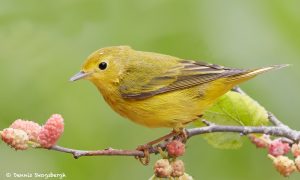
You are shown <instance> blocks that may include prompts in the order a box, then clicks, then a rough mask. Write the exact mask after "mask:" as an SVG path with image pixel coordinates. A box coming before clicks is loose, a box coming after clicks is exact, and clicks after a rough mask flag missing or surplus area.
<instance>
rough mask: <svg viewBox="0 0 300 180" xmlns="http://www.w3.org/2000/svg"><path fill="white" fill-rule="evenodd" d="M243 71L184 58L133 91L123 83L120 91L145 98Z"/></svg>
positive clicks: (124, 94) (125, 95) (138, 97)
mask: <svg viewBox="0 0 300 180" xmlns="http://www.w3.org/2000/svg"><path fill="white" fill-rule="evenodd" d="M242 72H244V70H239V69H230V68H226V67H223V66H218V65H213V64H207V63H202V62H196V61H189V60H182V61H179V65H176V66H175V67H173V68H171V69H169V70H168V71H166V72H164V73H162V74H160V75H158V76H155V77H153V78H152V79H151V80H150V81H148V82H146V83H145V84H142V85H141V86H140V87H138V88H137V87H135V88H134V89H132V91H131V89H130V87H127V86H122V85H121V86H120V87H121V88H120V91H121V94H122V97H123V98H126V99H145V98H149V97H152V96H154V95H157V94H162V93H167V92H171V91H176V90H181V89H185V88H189V87H193V86H197V85H200V84H204V83H208V82H211V81H214V80H216V79H219V78H222V77H226V76H231V75H235V74H239V73H242Z"/></svg>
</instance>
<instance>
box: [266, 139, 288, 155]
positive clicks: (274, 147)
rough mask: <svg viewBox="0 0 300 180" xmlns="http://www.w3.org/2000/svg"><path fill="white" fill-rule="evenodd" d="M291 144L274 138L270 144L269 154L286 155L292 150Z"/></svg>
mask: <svg viewBox="0 0 300 180" xmlns="http://www.w3.org/2000/svg"><path fill="white" fill-rule="evenodd" d="M290 149H291V148H290V145H289V144H288V143H284V142H282V141H280V140H274V141H272V142H271V144H270V145H269V149H268V151H269V154H271V155H272V156H275V157H277V156H281V155H285V154H287V153H288V152H289V151H290Z"/></svg>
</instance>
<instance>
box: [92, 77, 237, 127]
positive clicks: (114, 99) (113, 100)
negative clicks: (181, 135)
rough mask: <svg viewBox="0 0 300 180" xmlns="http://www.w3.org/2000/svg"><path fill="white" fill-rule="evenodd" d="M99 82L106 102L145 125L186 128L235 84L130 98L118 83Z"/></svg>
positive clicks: (214, 85)
mask: <svg viewBox="0 0 300 180" xmlns="http://www.w3.org/2000/svg"><path fill="white" fill-rule="evenodd" d="M212 83H214V84H212ZM95 84H96V85H98V89H99V91H100V92H101V94H102V96H103V97H104V99H105V101H106V102H107V103H108V104H109V105H110V106H111V107H112V108H113V109H114V110H115V111H116V112H118V113H119V114H120V115H122V116H124V117H126V118H128V119H130V120H132V121H133V122H135V123H138V124H141V125H144V126H148V127H172V128H178V127H183V126H184V125H185V124H186V123H189V122H191V121H194V120H196V119H198V118H199V116H201V115H202V114H203V112H204V111H205V110H206V109H207V108H208V107H210V105H211V104H212V103H213V102H214V101H215V99H216V98H218V97H219V96H220V95H222V94H224V93H225V92H226V91H228V90H229V89H230V88H231V87H232V86H228V87H226V86H224V83H222V81H215V82H211V83H207V84H203V85H198V86H195V87H191V88H187V89H183V90H178V91H172V92H168V93H163V94H159V95H155V96H153V97H150V98H146V99H142V100H130V99H124V98H122V96H121V95H120V93H119V90H118V86H115V85H110V87H108V85H106V88H101V87H99V83H95ZM212 88H213V89H212Z"/></svg>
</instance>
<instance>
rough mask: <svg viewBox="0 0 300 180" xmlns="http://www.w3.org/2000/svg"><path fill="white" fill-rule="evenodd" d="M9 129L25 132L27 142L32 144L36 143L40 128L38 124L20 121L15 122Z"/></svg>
mask: <svg viewBox="0 0 300 180" xmlns="http://www.w3.org/2000/svg"><path fill="white" fill-rule="evenodd" d="M9 127H10V128H13V129H20V130H23V131H25V132H26V133H27V135H28V137H29V140H30V141H34V142H37V138H38V134H39V133H40V131H41V128H42V127H41V126H40V125H39V124H37V123H35V122H33V121H26V120H22V119H18V120H15V121H14V122H13V123H12V124H11V125H10V126H9Z"/></svg>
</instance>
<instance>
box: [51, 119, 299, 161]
mask: <svg viewBox="0 0 300 180" xmlns="http://www.w3.org/2000/svg"><path fill="white" fill-rule="evenodd" d="M269 118H274V119H276V117H275V116H273V115H271V116H270V117H269ZM204 123H205V124H207V126H205V127H200V128H192V129H185V134H186V138H187V139H189V138H191V137H194V136H196V135H201V134H207V133H216V132H234V133H240V134H243V135H247V134H253V133H259V134H267V135H272V136H277V137H284V138H286V139H288V140H286V141H287V142H290V143H292V142H298V141H299V140H300V131H296V130H293V129H290V128H289V127H288V126H285V125H280V126H259V127H256V126H224V125H217V124H213V123H211V122H208V121H205V120H204ZM172 139H179V140H181V141H184V138H183V137H182V136H180V135H174V136H173V137H172V138H170V139H167V140H166V141H164V142H163V143H160V144H157V145H156V146H154V147H150V149H149V153H150V154H157V153H159V148H161V149H163V150H164V149H165V148H166V145H167V144H168V142H169V141H171V140H172ZM50 150H54V151H59V152H64V153H70V154H72V155H73V156H74V158H76V159H77V158H79V157H81V156H135V157H144V156H145V154H144V152H143V151H139V150H120V149H113V148H107V149H104V150H96V151H86V150H76V149H69V148H64V147H60V146H53V147H52V148H50Z"/></svg>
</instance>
